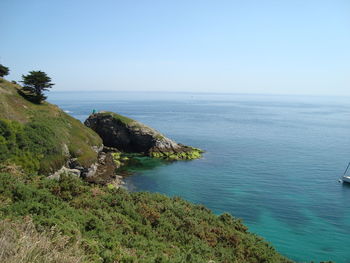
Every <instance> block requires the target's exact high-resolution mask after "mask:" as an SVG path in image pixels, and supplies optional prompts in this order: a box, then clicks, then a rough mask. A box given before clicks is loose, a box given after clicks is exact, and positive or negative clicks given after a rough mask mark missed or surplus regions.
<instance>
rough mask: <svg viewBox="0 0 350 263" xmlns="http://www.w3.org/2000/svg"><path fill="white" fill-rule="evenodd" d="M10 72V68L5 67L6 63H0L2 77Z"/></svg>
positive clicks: (0, 75)
mask: <svg viewBox="0 0 350 263" xmlns="http://www.w3.org/2000/svg"><path fill="white" fill-rule="evenodd" d="M9 72H10V69H9V68H8V67H5V66H4V65H2V64H0V77H4V76H6V75H8V74H9Z"/></svg>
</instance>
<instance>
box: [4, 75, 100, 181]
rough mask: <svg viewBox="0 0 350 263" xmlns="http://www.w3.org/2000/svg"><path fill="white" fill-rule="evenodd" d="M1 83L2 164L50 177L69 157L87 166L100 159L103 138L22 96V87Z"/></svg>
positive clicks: (6, 82)
mask: <svg viewBox="0 0 350 263" xmlns="http://www.w3.org/2000/svg"><path fill="white" fill-rule="evenodd" d="M2 80H3V81H2V82H1V83H0V162H1V163H2V164H9V163H13V164H17V165H20V166H22V167H23V168H24V169H25V170H26V171H27V172H31V173H35V172H40V173H43V174H48V173H50V172H53V171H55V170H57V169H59V168H60V167H61V166H62V165H63V164H64V163H65V162H66V160H67V159H68V157H69V156H71V157H76V158H78V162H79V163H81V165H83V166H84V167H88V166H90V165H91V164H92V163H93V162H95V161H96V160H97V153H96V152H95V151H94V149H93V148H92V147H93V146H96V147H99V146H101V145H102V141H101V139H100V137H99V136H98V135H97V134H96V133H95V132H94V131H92V130H91V129H89V128H87V127H85V126H84V125H83V124H82V123H81V122H80V121H78V120H76V119H74V118H72V117H71V116H69V115H68V114H66V113H65V112H63V111H62V110H60V109H59V108H58V107H57V106H55V105H52V104H49V103H47V102H44V103H42V104H34V103H31V102H29V101H27V100H25V99H24V98H23V97H22V96H20V95H19V94H18V90H19V89H20V88H21V87H20V86H19V85H15V84H13V83H10V82H8V81H6V80H4V79H2Z"/></svg>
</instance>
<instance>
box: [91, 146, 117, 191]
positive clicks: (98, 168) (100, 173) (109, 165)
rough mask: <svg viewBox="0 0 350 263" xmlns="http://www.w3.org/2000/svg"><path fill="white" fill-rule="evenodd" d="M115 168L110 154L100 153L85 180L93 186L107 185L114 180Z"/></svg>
mask: <svg viewBox="0 0 350 263" xmlns="http://www.w3.org/2000/svg"><path fill="white" fill-rule="evenodd" d="M116 168H117V166H116V164H115V163H114V160H113V156H112V154H111V153H105V152H100V154H99V157H98V162H97V163H96V164H95V165H94V166H93V167H90V169H91V170H90V171H88V173H87V174H86V177H85V180H86V181H88V182H90V183H95V184H102V185H106V184H109V183H111V182H113V181H115V179H116V174H115V170H116Z"/></svg>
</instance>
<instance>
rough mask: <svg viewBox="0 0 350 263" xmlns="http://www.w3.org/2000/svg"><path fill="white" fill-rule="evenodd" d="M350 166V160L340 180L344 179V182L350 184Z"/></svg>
mask: <svg viewBox="0 0 350 263" xmlns="http://www.w3.org/2000/svg"><path fill="white" fill-rule="evenodd" d="M349 166H350V162H349V163H348V166H347V167H346V169H345V172H344V174H343V176H342V177H341V179H340V180H342V181H343V183H348V184H350V176H349V175H346V172H347V171H348V169H349Z"/></svg>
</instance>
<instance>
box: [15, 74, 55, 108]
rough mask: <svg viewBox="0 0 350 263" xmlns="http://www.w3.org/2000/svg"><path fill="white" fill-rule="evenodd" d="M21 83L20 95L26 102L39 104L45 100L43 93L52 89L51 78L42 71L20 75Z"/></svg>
mask: <svg viewBox="0 0 350 263" xmlns="http://www.w3.org/2000/svg"><path fill="white" fill-rule="evenodd" d="M22 83H23V84H24V86H23V88H22V89H21V95H23V96H24V97H25V98H27V99H28V100H30V101H32V102H35V103H41V102H42V101H43V100H45V99H46V96H45V95H44V91H48V90H49V89H50V88H52V86H53V85H55V84H53V83H51V78H50V77H49V76H47V74H46V73H45V72H42V71H40V70H39V71H30V72H29V74H28V75H22Z"/></svg>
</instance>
